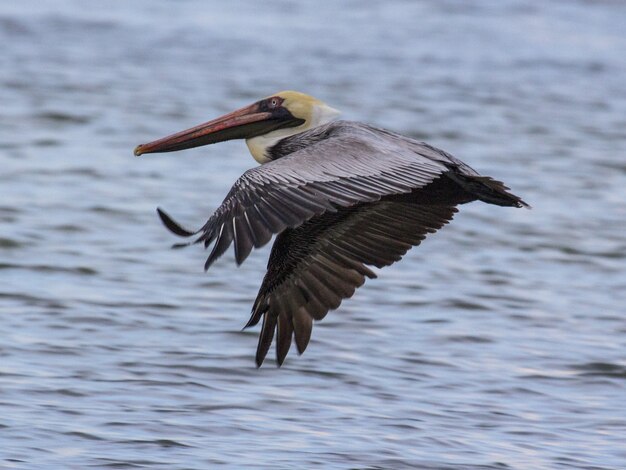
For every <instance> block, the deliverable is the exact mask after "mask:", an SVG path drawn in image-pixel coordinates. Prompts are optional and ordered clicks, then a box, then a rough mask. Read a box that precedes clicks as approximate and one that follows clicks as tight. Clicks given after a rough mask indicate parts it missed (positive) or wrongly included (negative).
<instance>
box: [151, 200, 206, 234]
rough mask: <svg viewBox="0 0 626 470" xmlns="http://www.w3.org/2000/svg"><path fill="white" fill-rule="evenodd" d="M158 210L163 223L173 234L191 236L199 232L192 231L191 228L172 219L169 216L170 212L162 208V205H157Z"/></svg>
mask: <svg viewBox="0 0 626 470" xmlns="http://www.w3.org/2000/svg"><path fill="white" fill-rule="evenodd" d="M156 211H157V214H158V215H159V218H160V219H161V222H162V223H163V225H165V227H166V228H167V229H168V230H169V231H170V232H172V233H173V234H175V235H178V236H179V237H191V236H192V235H195V234H196V233H197V232H192V231H191V230H187V229H186V228H183V227H182V226H181V225H180V224H179V223H178V222H176V221H175V220H174V219H172V218H171V217H170V216H169V214H168V213H167V212H165V211H164V210H163V209H161V208H160V207H157V209H156Z"/></svg>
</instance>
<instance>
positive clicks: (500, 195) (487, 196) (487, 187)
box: [447, 171, 530, 209]
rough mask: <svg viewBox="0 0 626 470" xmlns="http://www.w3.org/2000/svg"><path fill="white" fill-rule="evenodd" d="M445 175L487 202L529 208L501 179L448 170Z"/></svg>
mask: <svg viewBox="0 0 626 470" xmlns="http://www.w3.org/2000/svg"><path fill="white" fill-rule="evenodd" d="M447 176H448V177H449V178H450V179H452V180H453V181H454V182H456V183H457V184H458V185H459V186H461V187H462V188H463V189H464V190H465V191H467V192H469V193H470V194H472V195H474V196H475V197H476V198H478V199H480V200H481V201H483V202H486V203H489V204H495V205H498V206H509V207H526V208H529V209H530V205H529V204H527V203H526V202H525V201H524V200H523V199H522V198H521V197H519V196H516V195H515V194H513V193H511V192H509V191H508V190H509V188H508V187H507V186H505V185H504V183H502V182H501V181H498V180H494V179H493V178H490V177H489V176H478V175H476V176H473V175H471V176H469V175H461V174H459V173H455V172H452V171H451V172H449V173H448V174H447Z"/></svg>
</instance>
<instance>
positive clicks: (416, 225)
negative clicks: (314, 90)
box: [135, 91, 528, 366]
mask: <svg viewBox="0 0 626 470" xmlns="http://www.w3.org/2000/svg"><path fill="white" fill-rule="evenodd" d="M337 115H338V111H336V110H335V109H333V108H331V107H330V106H328V105H326V104H325V103H323V102H321V101H319V100H317V99H315V98H313V97H311V96H308V95H305V94H303V93H298V92H294V91H283V92H280V93H277V94H275V95H272V96H269V97H267V98H264V99H262V100H260V101H258V102H256V103H254V104H252V105H250V106H248V107H245V108H242V109H239V110H237V111H234V112H232V113H229V114H226V115H225V116H222V117H220V118H217V119H215V120H212V121H209V122H206V123H204V124H200V125H199V126H196V127H193V128H191V129H188V130H185V131H182V132H178V133H176V134H173V135H170V136H168V137H165V138H162V139H159V140H156V141H154V142H150V143H148V144H143V145H139V146H138V147H137V148H136V149H135V155H137V156H139V155H142V154H144V153H155V152H172V151H176V150H183V149H188V148H192V147H197V146H200V145H206V144H213V143H216V142H223V141H225V140H230V139H246V144H247V145H248V148H249V150H250V153H251V154H252V156H253V157H254V159H255V160H256V161H257V162H259V163H261V164H262V165H261V166H259V167H256V168H253V169H250V170H248V171H246V172H245V173H244V174H243V175H242V176H241V177H240V178H239V179H238V180H237V182H236V183H235V185H234V186H233V187H232V189H231V190H230V192H229V193H228V195H227V196H226V198H225V199H224V201H223V202H222V205H221V206H220V207H218V208H217V210H216V211H215V212H214V213H213V215H212V216H211V217H210V218H209V220H208V221H207V222H206V223H205V224H204V226H203V227H202V228H201V229H200V230H198V231H195V232H192V231H189V230H187V229H184V228H182V227H181V226H180V225H179V224H178V223H176V222H174V221H173V220H172V218H171V217H170V216H168V215H167V214H166V213H165V212H163V211H162V210H161V209H157V211H158V213H159V216H160V217H161V220H162V221H163V223H164V224H165V226H166V227H167V228H168V229H169V230H171V231H172V232H173V233H175V234H176V235H180V236H183V237H190V236H193V235H196V234H199V237H198V238H197V239H196V240H195V243H200V242H202V243H204V246H205V248H206V247H208V246H209V245H210V244H211V243H212V242H214V244H213V249H212V251H211V253H210V255H209V257H208V259H207V261H206V264H205V269H208V268H209V266H211V264H212V263H213V262H214V261H215V260H216V259H217V258H218V257H220V256H221V255H222V254H223V253H224V252H225V251H226V250H227V248H228V247H229V246H230V245H231V243H233V242H234V245H235V259H236V261H237V264H238V265H239V264H241V263H243V261H244V260H245V259H246V257H247V256H248V255H249V254H250V251H251V250H252V248H253V247H256V248H258V247H261V246H263V245H265V244H266V243H267V242H269V241H270V239H271V238H272V235H274V234H278V236H277V237H276V241H275V242H274V246H273V247H272V251H271V253H270V257H269V263H268V265H267V272H266V274H265V277H264V279H263V283H262V284H261V288H260V290H259V293H258V295H257V297H256V300H255V302H254V305H253V307H252V314H251V317H250V320H249V321H248V323H247V324H246V326H245V327H250V326H253V325H256V324H257V323H258V322H259V321H260V320H261V319H262V320H263V323H262V328H261V334H260V337H259V343H258V347H257V351H256V364H257V366H260V365H261V364H262V362H263V360H264V359H265V356H266V355H267V352H268V350H269V347H270V345H271V343H272V341H273V339H274V336H275V335H276V338H277V340H276V358H277V362H278V365H279V366H280V365H281V364H282V363H283V361H284V359H285V356H286V355H287V352H288V351H289V348H290V346H291V342H292V338H295V343H296V347H297V349H298V353H299V354H302V353H303V352H304V350H305V349H306V347H307V344H308V343H309V339H310V337H311V329H312V326H313V320H321V319H322V318H324V316H326V314H327V313H328V311H329V310H333V309H336V308H337V307H339V304H340V303H341V301H342V300H343V299H346V298H349V297H351V296H352V295H353V294H354V291H355V289H356V288H357V287H359V286H361V285H362V284H363V283H364V282H365V278H366V277H368V278H375V277H376V274H375V273H374V272H373V271H372V270H371V269H370V268H369V267H368V266H375V267H377V268H382V267H383V266H388V265H390V264H392V263H394V262H396V261H399V260H400V258H402V256H403V255H404V254H405V253H406V252H407V251H408V250H409V249H410V248H411V247H412V246H416V245H419V244H420V242H421V241H422V240H423V239H424V238H425V237H426V235H427V234H429V233H433V232H435V231H437V230H438V229H440V228H441V227H442V226H443V225H445V224H447V223H448V222H449V221H450V220H451V219H452V217H453V215H454V213H455V212H456V211H457V209H456V206H457V205H459V204H464V203H467V202H471V201H476V200H480V201H483V202H487V203H489V204H496V205H499V206H513V207H523V206H526V207H527V206H528V205H527V204H526V203H525V202H524V201H522V199H521V198H519V197H517V196H515V195H513V194H511V193H510V192H508V191H507V189H508V188H507V187H506V186H504V184H502V183H501V182H499V181H496V180H494V179H492V178H490V177H487V176H481V175H479V174H478V173H477V172H476V171H475V170H473V169H472V168H470V167H469V166H468V165H466V164H465V163H463V162H462V161H460V160H458V159H456V158H455V157H453V156H452V155H450V154H448V153H446V152H444V151H443V150H439V149H437V148H435V147H432V146H430V145H428V144H426V143H423V142H418V141H415V140H413V139H410V138H407V137H403V136H401V135H399V134H395V133H393V132H390V131H387V130H383V129H378V128H376V127H372V126H369V125H366V124H362V123H358V122H349V121H335V120H334V119H335V118H336V116H337ZM179 246H181V245H179Z"/></svg>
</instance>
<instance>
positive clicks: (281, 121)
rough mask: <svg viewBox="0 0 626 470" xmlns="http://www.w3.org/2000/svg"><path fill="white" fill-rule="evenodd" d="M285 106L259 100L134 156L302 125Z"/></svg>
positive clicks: (142, 147) (144, 147)
mask: <svg viewBox="0 0 626 470" xmlns="http://www.w3.org/2000/svg"><path fill="white" fill-rule="evenodd" d="M303 122H304V121H303V120H302V119H298V118H295V117H294V116H293V115H292V114H291V113H290V112H289V111H288V110H287V109H286V108H283V107H279V108H276V109H273V110H269V109H267V108H265V109H262V106H261V104H260V103H254V104H253V105H251V106H247V107H245V108H241V109H238V110H237V111H233V112H232V113H228V114H225V115H224V116H222V117H219V118H217V119H214V120H212V121H209V122H205V123H204V124H200V125H198V126H195V127H192V128H190V129H187V130H184V131H181V132H177V133H176V134H172V135H170V136H167V137H163V138H162V139H158V140H155V141H153V142H149V143H147V144H141V145H138V146H137V147H136V148H135V156H137V157H138V156H139V155H143V154H144V153H159V152H175V151H177V150H184V149H190V148H194V147H199V146H201V145H208V144H215V143H217V142H224V141H225V140H232V139H248V138H251V137H256V136H258V135H263V134H267V133H268V132H272V131H273V130H276V129H280V128H282V127H292V126H297V125H300V124H302V123H303Z"/></svg>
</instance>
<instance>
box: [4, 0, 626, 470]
mask: <svg viewBox="0 0 626 470" xmlns="http://www.w3.org/2000/svg"><path fill="white" fill-rule="evenodd" d="M625 18H626V4H624V3H623V2H618V1H608V0H607V1H601V2H600V1H598V2H591V1H574V0H571V1H552V2H539V1H537V2H526V1H521V0H520V1H516V0H504V1H495V0H494V1H492V2H486V1H484V2H471V3H470V2H461V1H458V2H457V1H443V2H441V1H434V0H433V1H423V2H408V1H400V0H395V1H390V0H385V1H383V0H380V1H377V0H368V1H366V2H356V1H352V2H334V1H332V2H331V1H330V0H327V1H321V2H299V3H295V2H287V1H278V2H256V1H253V0H249V1H243V0H236V1H230V2H225V1H220V2H204V1H201V0H186V1H180V2H164V1H162V2H153V1H148V0H141V1H134V2H123V1H121V0H120V1H115V0H105V1H101V2H84V1H80V0H63V1H48V2H43V1H39V2H34V1H20V2H2V4H1V5H0V44H1V46H0V51H1V53H0V162H1V165H2V169H1V170H0V276H1V277H0V279H1V284H0V328H1V335H0V467H1V468H8V469H10V468H19V469H48V468H50V469H59V468H72V469H84V468H149V469H158V468H163V469H208V468H215V467H217V466H218V465H223V466H225V467H230V468H320V469H333V468H337V469H347V468H389V469H400V468H437V469H471V468H493V469H505V468H506V469H508V468H512V469H543V468H566V469H567V468H585V469H590V468H595V469H600V468H601V469H624V468H626V320H625V315H624V309H625V306H626V269H625V268H626V265H625V262H626V237H625V235H624V234H625V233H626V222H625V220H626V59H625V58H626V53H625V51H626V29H624V24H625V23H624V21H625ZM282 89H296V90H300V91H304V92H307V93H310V94H312V95H314V96H317V97H319V98H321V99H323V100H324V101H326V102H328V103H329V104H330V105H332V106H334V107H337V108H339V109H341V110H343V111H344V117H345V118H347V119H355V120H361V121H366V122H369V123H372V124H375V125H379V126H383V127H386V128H390V129H393V130H395V131H398V132H401V133H405V134H407V135H410V136H413V137H416V138H419V139H423V140H426V141H428V142H429V143H431V144H433V145H436V146H438V147H441V148H443V149H446V150H448V151H449V152H451V153H453V154H454V155H456V156H458V157H459V158H461V159H463V160H464V161H466V162H467V163H469V164H470V165H472V166H474V167H475V168H476V169H478V170H479V171H481V172H482V173H484V174H487V175H491V176H493V177H496V178H499V179H502V180H504V181H506V182H507V184H508V185H510V186H511V187H512V188H513V190H514V192H515V193H517V194H519V195H520V196H522V197H524V199H525V200H527V201H528V202H529V203H530V204H532V205H533V210H530V211H529V210H521V209H520V210H516V209H511V208H500V207H495V206H489V205H486V204H480V203H474V204H471V205H468V206H464V207H463V208H462V210H461V212H460V213H459V214H458V215H457V217H456V218H455V220H454V221H453V223H452V224H451V225H450V226H447V227H445V228H444V229H443V230H442V231H441V232H439V233H437V234H436V235H435V236H433V237H431V238H430V239H428V240H427V241H426V242H425V243H424V244H423V245H422V246H420V247H419V248H418V249H414V250H413V251H411V252H409V254H408V255H407V256H406V257H405V259H404V260H403V261H402V262H401V263H399V264H397V265H395V266H393V267H391V268H388V269H384V270H381V271H380V272H379V279H377V280H373V281H368V283H367V285H366V286H365V287H364V288H362V289H360V290H359V291H357V294H356V295H355V296H354V298H353V299H351V300H349V301H346V302H344V304H343V305H342V307H341V309H340V310H339V311H337V312H332V313H331V314H329V315H328V317H327V318H326V319H325V320H324V321H323V322H320V323H317V324H316V325H315V328H314V331H313V338H312V342H311V344H310V345H309V348H308V350H307V351H306V353H305V354H304V355H303V356H300V357H298V356H297V355H296V354H295V353H292V354H291V355H290V356H289V357H288V358H287V361H286V363H285V365H284V366H283V367H282V368H281V369H277V368H275V367H274V363H273V360H268V361H267V363H266V365H265V366H264V367H263V368H261V369H258V370H257V369H256V368H255V367H254V361H253V355H254V350H255V348H256V340H257V334H258V330H248V331H245V332H242V331H241V327H242V326H243V324H244V323H245V322H246V321H247V318H248V314H249V309H250V307H251V304H252V301H253V299H254V297H255V295H256V292H257V289H258V286H259V285H260V282H261V278H262V276H263V273H264V268H265V263H266V260H267V255H268V249H267V248H265V249H262V250H258V251H256V252H254V253H253V254H252V255H251V257H250V258H249V259H248V261H247V262H246V263H245V264H244V265H243V266H242V267H240V268H236V267H235V264H234V260H233V255H232V253H229V254H228V255H227V256H225V257H224V258H222V259H221V260H220V261H219V262H218V263H216V265H214V267H213V268H212V269H211V270H210V271H209V272H208V273H206V274H205V273H204V272H203V270H202V266H203V263H204V259H205V256H206V255H207V253H206V252H204V251H203V250H202V249H201V248H200V247H198V246H194V247H191V248H188V249H186V250H170V249H169V246H170V244H171V243H173V242H175V241H176V240H174V239H173V237H172V236H171V234H169V233H168V232H167V231H166V230H165V229H164V228H163V227H162V226H161V224H160V223H159V221H158V219H157V217H156V214H155V207H156V206H163V207H164V208H166V209H167V210H169V211H170V212H171V213H172V214H173V215H174V216H176V217H177V218H178V219H179V220H180V221H181V222H183V223H184V224H185V225H188V226H191V227H198V226H199V225H201V224H202V223H204V221H205V220H206V218H207V217H208V216H209V215H210V214H211V213H212V211H213V210H214V209H215V208H216V207H217V205H218V204H219V203H220V201H221V200H222V198H223V196H224V195H225V194H226V192H227V191H228V189H229V188H230V185H231V184H232V183H233V182H234V181H235V180H236V178H237V177H238V176H239V175H240V174H241V173H242V172H243V171H245V170H246V169H247V168H249V167H252V166H253V164H254V161H253V160H252V158H251V157H250V156H249V154H248V152H247V149H246V148H245V145H244V144H243V143H242V142H229V143H224V144H220V145H216V146H212V147H205V148H200V149H194V150H191V151H187V152H184V153H178V154H163V155H148V156H145V157H142V158H140V159H135V158H134V157H133V156H132V149H133V148H134V146H135V145H137V144H139V143H142V142H145V141H147V140H152V139H154V138H157V137H161V136H163V135H166V134H168V133H171V132H173V131H177V130H180V129H183V128H186V127H188V126H191V125H194V124H197V123H199V122H202V121H205V120H207V119H210V118H213V117H215V116H217V115H220V114H222V113H224V112H227V111H230V110H232V109H235V108H238V107H240V106H243V105H245V104H248V103H250V102H252V101H255V100H257V99H259V98H261V97H263V96H266V95H268V94H271V93H274V92H276V91H278V90H282ZM272 355H273V353H272Z"/></svg>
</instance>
